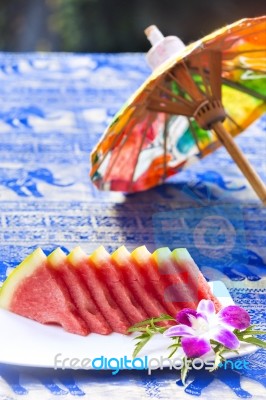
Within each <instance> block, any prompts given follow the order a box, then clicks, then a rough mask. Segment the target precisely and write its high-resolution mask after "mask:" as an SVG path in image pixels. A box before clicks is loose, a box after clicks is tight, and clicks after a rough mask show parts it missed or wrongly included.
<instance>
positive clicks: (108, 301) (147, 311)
mask: <svg viewBox="0 0 266 400" xmlns="http://www.w3.org/2000/svg"><path fill="white" fill-rule="evenodd" d="M201 299H211V300H213V301H214V303H215V306H216V311H218V310H219V309H220V308H221V305H220V303H219V301H218V300H217V299H216V298H215V297H214V295H213V294H212V293H211V291H210V287H209V285H208V284H207V282H206V280H205V278H204V277H203V275H202V274H201V272H200V270H199V269H198V267H197V265H196V264H195V262H194V261H193V259H192V258H191V256H190V255H189V253H188V251H187V250H186V249H175V250H174V251H172V252H171V251H170V250H169V249H168V248H161V249H158V250H156V251H155V252H154V253H153V254H151V253H150V252H149V251H148V250H147V248H146V247H145V246H141V247H138V248H137V249H136V250H134V251H133V252H132V253H130V252H129V251H128V250H127V249H126V247H124V246H122V247H120V248H119V249H118V250H116V251H115V252H114V253H113V254H112V255H110V254H109V253H108V252H107V251H106V250H105V248H104V247H103V246H101V247H99V248H98V249H97V250H96V251H94V252H93V253H92V254H91V255H90V256H88V255H87V254H86V253H85V252H84V251H83V250H82V249H81V248H80V247H76V248H75V249H74V250H73V251H72V252H71V253H70V254H69V255H68V256H67V255H66V254H65V253H64V252H63V251H62V250H61V249H60V248H57V249H56V250H55V251H53V252H52V253H51V254H50V255H49V256H48V257H46V255H45V254H44V253H43V251H42V250H41V249H40V248H38V249H36V250H35V251H34V252H33V253H32V254H31V255H30V256H28V257H27V258H26V259H25V260H24V261H23V262H22V263H21V264H20V265H19V266H18V267H17V268H16V269H15V270H14V271H13V272H12V273H11V274H10V275H9V277H8V278H7V280H6V281H5V282H4V284H3V286H2V288H1V290H0V307H2V308H5V309H7V310H9V311H12V312H14V313H16V314H19V315H22V316H24V317H27V318H30V319H33V320H35V321H38V322H40V323H42V324H57V325H60V326H62V327H63V328H64V329H65V330H66V331H67V332H71V333H75V334H78V335H83V336H85V335H88V334H89V333H91V332H94V333H98V334H101V335H108V334H110V333H112V332H117V333H121V334H127V330H128V328H129V327H130V326H131V325H133V324H135V323H137V322H140V321H142V320H144V319H147V318H151V317H157V316H159V315H161V314H170V315H172V316H175V315H176V313H177V312H178V311H179V310H180V309H182V308H186V307H188V308H193V309H195V308H196V307H197V304H198V302H199V301H200V300H201Z"/></svg>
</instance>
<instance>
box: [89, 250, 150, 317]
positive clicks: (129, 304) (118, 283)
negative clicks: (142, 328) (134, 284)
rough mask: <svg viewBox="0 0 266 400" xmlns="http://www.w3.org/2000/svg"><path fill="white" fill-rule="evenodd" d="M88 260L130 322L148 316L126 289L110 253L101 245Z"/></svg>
mask: <svg viewBox="0 0 266 400" xmlns="http://www.w3.org/2000/svg"><path fill="white" fill-rule="evenodd" d="M90 261H91V262H92V263H93V265H94V266H95V267H96V269H97V272H98V274H99V275H100V276H101V279H102V280H103V281H104V282H105V283H106V286H107V287H108V288H109V290H110V292H111V293H112V295H113V297H114V299H115V300H116V302H117V304H118V305H119V306H120V308H121V310H122V311H123V312H124V314H125V315H126V316H127V318H128V320H129V322H130V324H131V325H132V324H135V323H137V322H140V321H142V320H144V319H146V318H147V317H148V314H147V313H146V312H145V310H144V309H143V308H142V306H141V304H139V303H138V299H137V298H136V297H135V296H134V294H133V293H132V292H131V291H130V290H129V289H128V287H127V285H126V283H125V282H124V279H123V276H122V274H121V271H120V268H119V269H118V268H116V265H115V263H114V262H113V260H112V257H111V256H110V254H109V253H108V252H107V251H106V250H105V248H104V247H103V246H100V247H99V248H98V249H97V250H95V251H94V252H93V253H92V254H91V256H90Z"/></svg>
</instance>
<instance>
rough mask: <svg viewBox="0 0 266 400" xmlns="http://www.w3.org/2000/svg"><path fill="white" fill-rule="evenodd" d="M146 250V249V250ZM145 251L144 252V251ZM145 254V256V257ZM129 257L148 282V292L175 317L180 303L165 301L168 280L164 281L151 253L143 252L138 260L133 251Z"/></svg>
mask: <svg viewBox="0 0 266 400" xmlns="http://www.w3.org/2000/svg"><path fill="white" fill-rule="evenodd" d="M146 251H147V250H146ZM146 251H145V253H146ZM146 256H147V257H146ZM131 258H132V259H133V260H134V262H135V263H136V264H137V265H138V267H139V269H140V271H141V272H140V274H141V275H142V276H143V277H144V279H145V280H146V281H147V283H148V292H149V293H151V295H153V296H155V297H156V298H157V299H158V301H159V302H160V304H162V306H163V307H164V309H165V310H166V312H167V313H168V314H169V315H171V316H173V317H175V315H176V314H177V312H178V311H180V305H179V304H176V303H175V302H172V301H167V300H166V298H165V296H164V292H165V289H166V288H167V287H168V286H169V282H167V281H165V280H164V279H163V278H162V276H161V274H160V273H159V270H158V265H157V264H156V262H155V260H154V259H153V258H152V255H151V253H149V252H148V254H145V255H144V254H143V259H142V260H140V259H139V258H138V257H135V256H134V252H133V254H132V255H131Z"/></svg>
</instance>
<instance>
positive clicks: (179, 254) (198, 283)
mask: <svg viewBox="0 0 266 400" xmlns="http://www.w3.org/2000/svg"><path fill="white" fill-rule="evenodd" d="M171 260H172V264H173V266H174V268H175V270H176V271H180V272H181V273H182V274H184V273H187V277H186V279H187V280H186V282H185V283H186V286H187V288H188V292H190V293H191V292H193V295H194V297H193V298H194V302H195V307H196V306H197V305H198V303H199V302H200V300H202V299H209V300H212V301H213V302H214V305H215V309H216V312H218V311H219V310H220V309H221V307H222V306H221V303H220V302H219V300H218V299H217V298H216V297H215V296H214V294H213V293H212V292H211V289H210V286H209V285H208V283H207V281H206V279H205V278H204V276H203V275H202V273H201V271H200V269H199V268H198V266H197V264H196V263H195V261H194V260H193V258H192V257H191V256H190V254H189V252H188V251H187V250H184V251H183V249H182V250H178V249H176V250H174V251H173V252H172V258H171ZM184 276H186V275H184Z"/></svg>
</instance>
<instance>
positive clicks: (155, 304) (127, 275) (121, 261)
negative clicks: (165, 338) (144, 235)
mask: <svg viewBox="0 0 266 400" xmlns="http://www.w3.org/2000/svg"><path fill="white" fill-rule="evenodd" d="M119 250H120V249H118V250H117V251H116V252H115V254H114V255H113V257H112V259H113V261H114V263H115V264H116V266H117V268H119V269H120V271H121V273H122V276H123V278H124V281H125V283H126V285H127V286H128V289H129V290H130V292H131V293H132V295H133V296H134V297H135V298H136V299H137V300H138V302H139V304H140V305H141V306H142V308H143V309H144V310H145V311H146V314H147V316H148V317H149V318H150V317H158V316H160V315H161V314H167V312H168V311H167V309H166V308H165V307H164V304H162V303H161V302H160V300H159V299H158V297H157V296H156V294H155V293H154V291H153V290H152V288H151V286H150V285H149V283H148V281H147V280H146V279H145V277H144V275H143V274H142V273H141V271H142V270H141V269H140V268H139V267H138V265H136V263H135V262H134V260H133V258H132V257H131V254H130V253H129V252H128V251H127V250H126V249H121V251H119ZM143 270H146V268H143ZM166 324H167V325H168V323H166Z"/></svg>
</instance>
